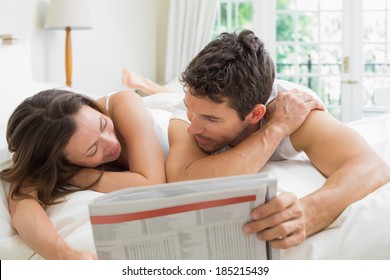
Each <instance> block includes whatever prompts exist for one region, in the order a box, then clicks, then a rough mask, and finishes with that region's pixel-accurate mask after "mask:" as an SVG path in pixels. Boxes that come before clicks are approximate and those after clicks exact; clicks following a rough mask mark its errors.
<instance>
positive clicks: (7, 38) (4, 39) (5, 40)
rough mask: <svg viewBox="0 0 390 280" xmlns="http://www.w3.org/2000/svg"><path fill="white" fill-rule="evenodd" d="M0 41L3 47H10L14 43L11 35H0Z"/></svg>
mask: <svg viewBox="0 0 390 280" xmlns="http://www.w3.org/2000/svg"><path fill="white" fill-rule="evenodd" d="M0 40H1V43H2V44H3V45H11V44H12V43H14V42H15V41H16V38H14V37H12V34H0Z"/></svg>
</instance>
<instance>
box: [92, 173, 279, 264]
mask: <svg viewBox="0 0 390 280" xmlns="http://www.w3.org/2000/svg"><path fill="white" fill-rule="evenodd" d="M275 195H276V179H275V178H272V177H269V176H268V175H266V174H261V173H260V174H252V175H239V176H231V177H221V178H213V179H203V180H193V181H186V182H179V183H168V184H161V185H155V186H144V187H132V188H128V189H123V190H119V191H115V192H112V193H109V194H106V195H104V196H101V197H99V198H96V199H94V200H92V201H91V202H90V203H89V213H90V220H91V224H92V230H93V237H94V242H95V247H96V251H97V254H98V257H99V259H121V260H125V259H143V260H148V259H155V260H157V259H163V260H170V259H182V260H188V259H278V258H279V251H278V250H275V249H271V247H270V246H269V244H268V242H266V241H260V240H259V239H257V238H256V234H250V235H246V234H245V233H244V232H243V230H242V227H243V225H244V224H245V223H246V222H248V221H250V220H251V217H250V213H251V210H252V209H254V208H255V207H256V206H258V205H260V204H263V203H265V202H266V201H268V200H269V199H270V198H272V197H273V196H275Z"/></svg>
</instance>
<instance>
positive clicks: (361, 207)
mask: <svg viewBox="0 0 390 280" xmlns="http://www.w3.org/2000/svg"><path fill="white" fill-rule="evenodd" d="M167 96H169V95H160V96H158V97H153V98H147V99H146V100H145V102H146V104H147V105H148V106H149V107H152V108H156V107H161V106H171V105H170V104H169V102H171V100H174V99H172V98H170V99H169V100H168V99H167ZM171 97H172V96H171ZM177 100H178V99H177ZM350 126H351V127H352V128H354V129H356V130H357V131H358V132H360V133H361V134H362V135H363V136H364V137H365V138H366V140H367V141H368V142H369V144H370V145H371V146H372V147H373V148H374V150H376V151H377V152H378V153H379V154H380V155H381V156H382V157H383V158H384V159H385V160H386V161H387V163H388V164H390V115H385V116H382V117H378V118H372V119H368V120H362V121H358V122H355V123H351V124H350ZM4 133H5V132H4V130H0V137H1V139H2V140H1V141H2V142H0V144H1V145H2V146H0V152H2V153H3V155H2V158H4V157H7V156H8V160H2V161H1V162H0V168H1V169H3V168H4V167H6V166H7V165H9V164H10V163H11V161H10V156H9V155H8V154H7V152H5V150H4V147H5V142H4ZM262 172H267V173H270V174H272V175H273V176H275V177H276V178H277V179H278V191H290V192H294V193H295V194H296V195H297V196H298V197H302V196H304V195H306V194H308V193H310V192H312V191H314V190H316V189H317V188H319V187H320V186H321V185H322V183H323V182H324V180H325V178H324V177H323V176H322V175H321V174H320V173H319V172H318V171H317V170H316V169H315V168H314V167H313V166H312V165H311V164H310V162H308V161H307V160H304V159H302V160H296V161H282V162H272V163H268V164H267V165H266V166H265V168H264V169H263V171H262ZM0 184H1V186H0V197H1V203H0V224H1V232H0V259H40V258H41V257H40V256H39V255H37V254H35V253H34V252H33V251H32V250H31V249H30V248H29V247H28V246H26V245H25V244H24V242H23V241H22V240H21V238H20V237H19V236H18V234H17V233H16V232H15V231H14V230H13V229H12V226H11V224H10V216H9V213H8V209H7V202H6V193H7V192H8V188H9V184H8V183H5V182H2V181H1V182H0ZM100 195H102V194H101V193H97V192H93V191H82V192H77V193H74V194H72V195H70V196H69V199H68V200H67V201H66V202H65V203H62V204H59V205H55V206H51V207H49V208H48V210H47V213H48V215H49V217H50V219H51V220H52V222H53V223H54V225H55V227H56V228H57V229H58V230H59V232H60V233H61V235H62V236H63V237H64V238H65V239H66V241H67V242H69V244H71V245H72V246H74V247H76V248H79V249H84V250H88V251H94V244H93V237H92V231H91V226H90V222H89V216H88V201H89V200H91V199H92V198H95V197H97V196H100ZM389 202H390V183H388V184H386V185H385V186H383V187H381V188H380V189H378V190H377V191H375V192H373V193H371V194H370V195H368V196H367V197H365V198H364V199H362V200H360V201H357V202H356V203H354V204H352V205H350V206H349V207H348V208H347V209H346V210H345V211H344V212H343V213H342V214H341V215H340V216H339V217H338V218H337V219H336V220H335V221H334V223H333V224H332V225H331V226H329V227H328V228H327V229H325V230H323V231H322V232H320V233H317V234H315V235H313V236H311V237H309V238H308V239H307V240H306V241H305V242H304V243H303V244H301V245H299V246H297V247H294V248H291V249H288V250H282V252H281V258H282V259H390V222H389V218H388V217H390V203H389Z"/></svg>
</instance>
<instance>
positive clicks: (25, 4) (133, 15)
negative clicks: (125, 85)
mask: <svg viewBox="0 0 390 280" xmlns="http://www.w3.org/2000/svg"><path fill="white" fill-rule="evenodd" d="M48 3H49V0H12V1H10V0H0V34H8V33H11V34H14V35H15V36H16V37H17V38H19V40H29V41H30V42H31V46H32V64H33V76H34V78H35V79H36V80H38V81H50V82H56V83H61V84H65V31H61V30H55V31H53V30H45V29H43V24H44V19H45V16H46V12H47V8H48ZM88 4H89V9H90V13H91V17H92V21H93V29H91V30H76V31H72V51H73V52H72V54H73V77H72V80H73V87H74V88H75V89H82V90H87V91H89V92H91V93H95V94H98V95H103V94H106V93H108V92H111V91H116V90H119V89H121V88H122V86H121V83H120V81H121V70H122V68H123V67H129V68H131V69H132V70H134V71H136V72H139V73H141V74H143V75H146V76H148V77H150V78H151V79H153V80H157V81H159V79H158V78H159V77H162V76H163V75H162V73H161V71H162V69H163V66H162V65H161V64H162V63H164V58H163V57H164V55H165V38H166V21H167V12H168V0H88ZM0 63H1V62H0Z"/></svg>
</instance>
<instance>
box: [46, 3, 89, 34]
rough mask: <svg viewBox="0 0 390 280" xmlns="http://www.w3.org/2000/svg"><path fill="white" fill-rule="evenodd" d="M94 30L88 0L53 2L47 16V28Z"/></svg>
mask: <svg viewBox="0 0 390 280" xmlns="http://www.w3.org/2000/svg"><path fill="white" fill-rule="evenodd" d="M66 27H70V28H72V30H75V29H90V28H92V21H91V16H90V14H89V12H88V7H87V1H86V0H51V1H50V4H49V9H48V12H47V16H46V21H45V28H47V29H65V28H66Z"/></svg>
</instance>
